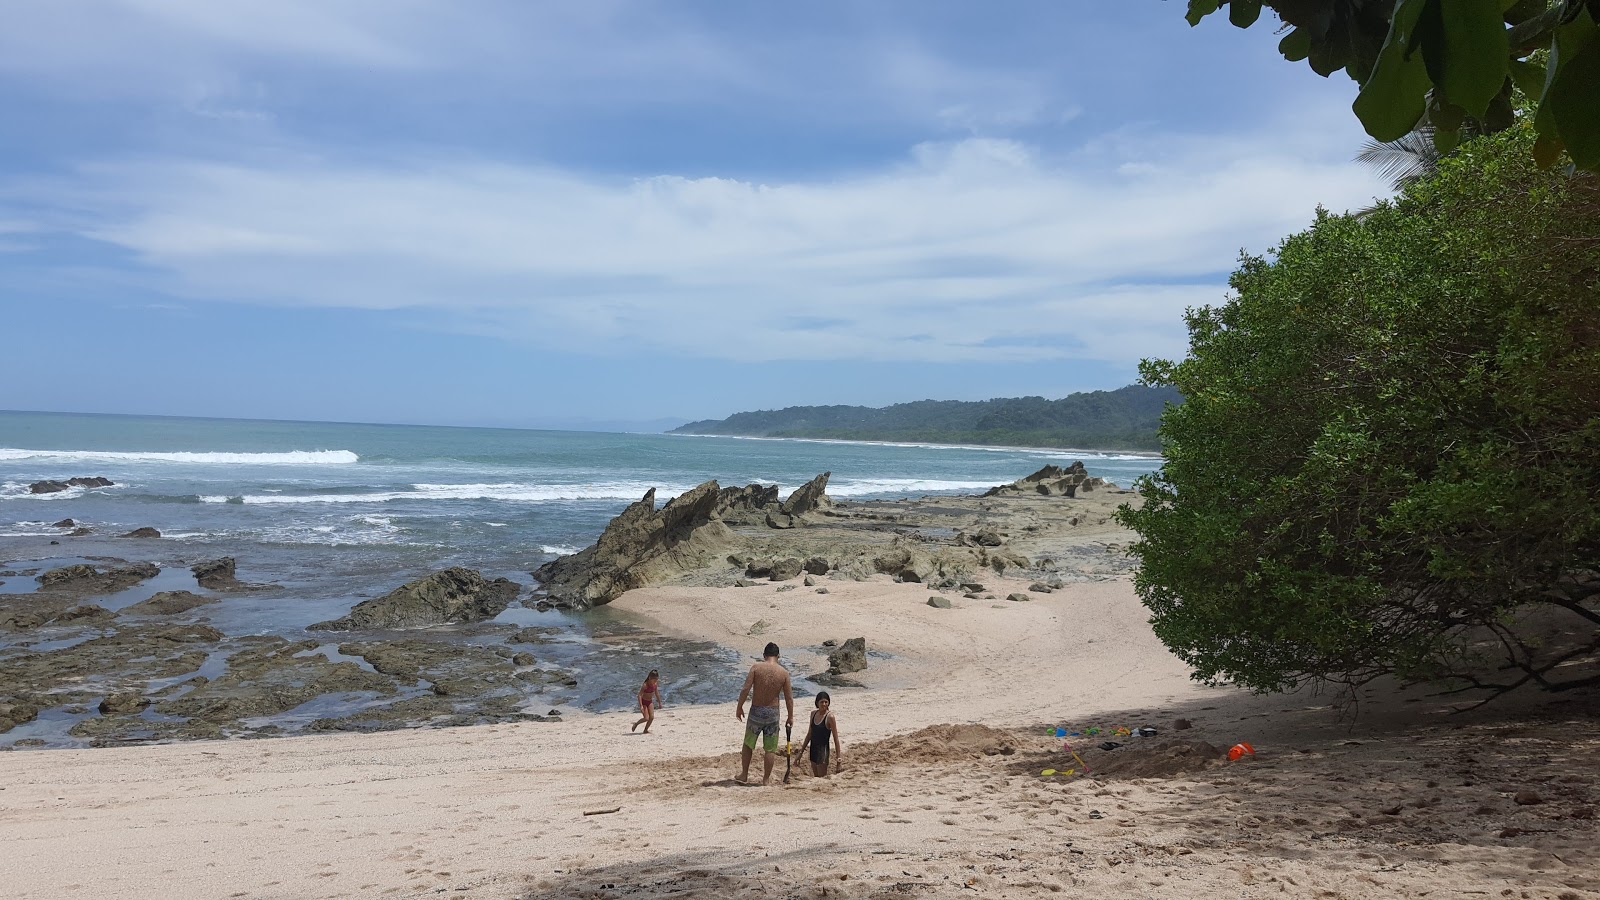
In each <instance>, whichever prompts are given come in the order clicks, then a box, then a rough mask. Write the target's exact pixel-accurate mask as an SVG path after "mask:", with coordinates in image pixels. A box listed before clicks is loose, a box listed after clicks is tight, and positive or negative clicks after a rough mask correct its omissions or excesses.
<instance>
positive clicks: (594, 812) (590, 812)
mask: <svg viewBox="0 0 1600 900" xmlns="http://www.w3.org/2000/svg"><path fill="white" fill-rule="evenodd" d="M621 811H622V807H620V806H613V807H611V808H610V809H586V810H584V811H583V814H584V815H586V816H603V815H606V814H608V813H614V812H621Z"/></svg>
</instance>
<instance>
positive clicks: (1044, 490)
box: [983, 461, 1107, 497]
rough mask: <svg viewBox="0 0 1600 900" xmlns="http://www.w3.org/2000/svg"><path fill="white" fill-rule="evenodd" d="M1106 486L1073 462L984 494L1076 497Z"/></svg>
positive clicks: (1104, 481)
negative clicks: (1080, 492) (1081, 492)
mask: <svg viewBox="0 0 1600 900" xmlns="http://www.w3.org/2000/svg"><path fill="white" fill-rule="evenodd" d="M1106 484H1107V482H1106V480H1105V479H1103V478H1092V477H1090V475H1089V473H1088V472H1087V471H1085V469H1084V467H1083V463H1082V462H1081V461H1080V462H1075V463H1073V464H1072V465H1070V466H1067V467H1066V468H1065V469H1063V468H1061V467H1060V466H1045V467H1044V468H1042V469H1040V470H1039V471H1037V472H1035V473H1033V474H1032V475H1029V476H1028V477H1026V478H1019V479H1017V480H1016V481H1013V482H1011V483H1010V484H1002V485H1000V486H999V487H996V488H990V489H989V490H988V491H986V492H984V495H983V496H985V497H1007V496H1016V495H1019V494H1039V495H1042V496H1045V497H1076V496H1077V495H1078V492H1079V491H1083V492H1085V493H1088V492H1089V491H1092V490H1094V489H1095V488H1099V487H1104V486H1105V485H1106Z"/></svg>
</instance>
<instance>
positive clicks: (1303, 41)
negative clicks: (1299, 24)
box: [1278, 28, 1311, 62]
mask: <svg viewBox="0 0 1600 900" xmlns="http://www.w3.org/2000/svg"><path fill="white" fill-rule="evenodd" d="M1278 52H1279V53H1282V54H1283V58H1284V59H1287V60H1288V61H1290V62H1299V61H1300V60H1302V59H1305V58H1306V57H1307V56H1310V55H1311V32H1309V31H1307V30H1305V29H1304V28H1296V29H1295V30H1293V31H1291V32H1289V33H1288V34H1286V35H1284V36H1283V40H1281V41H1279V42H1278Z"/></svg>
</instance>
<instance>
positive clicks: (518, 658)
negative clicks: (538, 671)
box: [511, 653, 538, 666]
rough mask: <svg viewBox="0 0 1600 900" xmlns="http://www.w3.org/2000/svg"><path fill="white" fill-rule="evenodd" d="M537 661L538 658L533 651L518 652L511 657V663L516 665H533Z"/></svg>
mask: <svg viewBox="0 0 1600 900" xmlns="http://www.w3.org/2000/svg"><path fill="white" fill-rule="evenodd" d="M536 662H538V660H537V659H534V658H533V654H532V653H518V654H517V655H515V656H513V657H511V664H512V665H516V666H531V665H533V664H534V663H536Z"/></svg>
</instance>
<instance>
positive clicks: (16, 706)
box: [0, 700, 39, 734]
mask: <svg viewBox="0 0 1600 900" xmlns="http://www.w3.org/2000/svg"><path fill="white" fill-rule="evenodd" d="M38 717H39V707H37V706H34V705H33V704H32V703H24V702H22V701H20V700H0V734H4V733H6V732H8V731H10V730H11V729H13V728H15V727H17V726H18V725H21V724H23V723H24V722H32V721H33V720H34V719H37V718H38Z"/></svg>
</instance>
